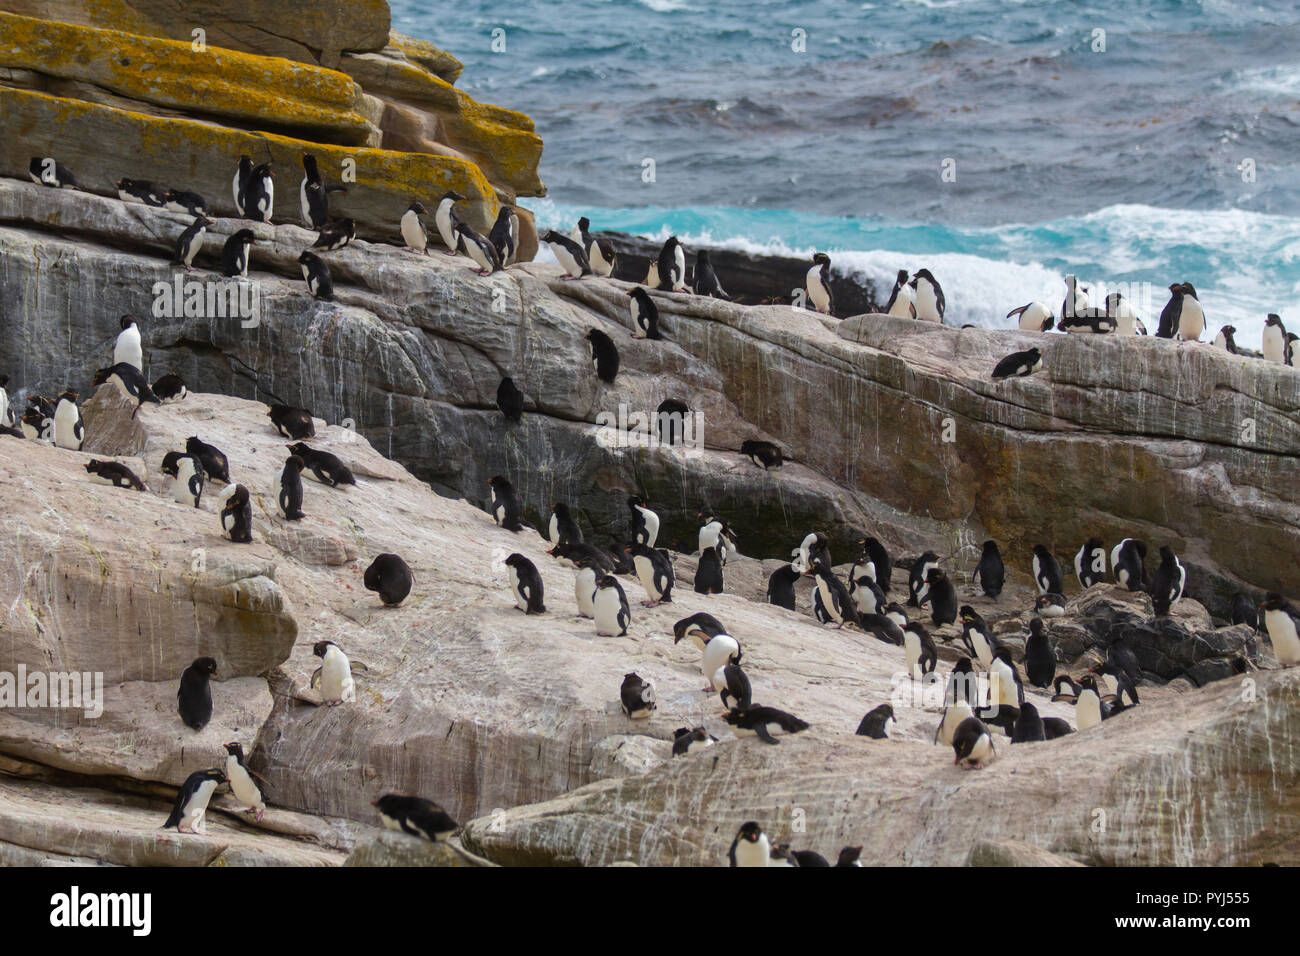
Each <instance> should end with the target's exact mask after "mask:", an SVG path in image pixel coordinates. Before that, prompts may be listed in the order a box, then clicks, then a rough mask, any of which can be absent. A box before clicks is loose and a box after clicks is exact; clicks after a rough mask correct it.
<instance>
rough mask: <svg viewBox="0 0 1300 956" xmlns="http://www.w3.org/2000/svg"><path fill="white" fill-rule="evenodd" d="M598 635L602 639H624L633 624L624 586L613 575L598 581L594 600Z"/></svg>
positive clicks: (607, 575) (594, 617)
mask: <svg viewBox="0 0 1300 956" xmlns="http://www.w3.org/2000/svg"><path fill="white" fill-rule="evenodd" d="M592 605H593V607H594V609H595V613H593V614H592V617H593V619H594V620H595V622H596V633H597V634H598V635H599V636H601V637H622V636H623V635H624V634H626V633H627V626H628V625H629V624H631V623H632V606H631V605H630V604H628V601H627V595H626V594H625V593H624V592H623V585H621V584H619V583H618V578H616V577H614V575H612V574H606V575H605V576H604V577H600V578H597V579H596V595H595V597H594V598H593V599H592Z"/></svg>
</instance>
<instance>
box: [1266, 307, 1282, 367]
mask: <svg viewBox="0 0 1300 956" xmlns="http://www.w3.org/2000/svg"><path fill="white" fill-rule="evenodd" d="M1286 346H1287V331H1286V326H1285V325H1283V324H1282V317H1281V316H1279V315H1277V314H1276V313H1273V312H1270V313H1269V314H1268V318H1267V319H1265V320H1264V334H1263V338H1262V339H1261V343H1260V348H1261V351H1263V353H1264V358H1265V360H1267V361H1269V362H1277V363H1278V364H1279V365H1285V364H1287V362H1286V351H1287V349H1286Z"/></svg>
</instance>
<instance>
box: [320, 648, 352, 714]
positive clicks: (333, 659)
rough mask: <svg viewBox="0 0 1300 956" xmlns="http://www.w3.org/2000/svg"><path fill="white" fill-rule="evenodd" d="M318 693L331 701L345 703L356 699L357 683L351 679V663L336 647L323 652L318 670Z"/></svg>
mask: <svg viewBox="0 0 1300 956" xmlns="http://www.w3.org/2000/svg"><path fill="white" fill-rule="evenodd" d="M320 695H321V697H322V698H323V699H324V700H327V701H330V702H332V703H346V702H348V701H353V700H356V699H357V685H356V682H355V681H353V680H352V665H351V663H350V662H349V661H348V657H347V655H346V654H344V653H343V652H342V651H340V650H339V649H338V648H337V647H331V648H330V649H329V650H327V651H326V652H325V662H324V663H323V664H322V665H321V671H320Z"/></svg>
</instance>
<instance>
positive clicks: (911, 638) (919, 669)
mask: <svg viewBox="0 0 1300 956" xmlns="http://www.w3.org/2000/svg"><path fill="white" fill-rule="evenodd" d="M903 661H904V664H905V665H906V670H907V673H908V676H910V677H911V678H912V680H924V679H925V675H926V674H932V673H934V668H935V665H936V664H937V663H938V662H939V649H938V648H937V647H935V644H934V638H933V637H931V636H930V632H929V631H927V630H926V629H925V627H924V626H923V625H921V624H919V623H917V622H915V621H913V622H911V623H909V624H908V625H907V627H905V628H903Z"/></svg>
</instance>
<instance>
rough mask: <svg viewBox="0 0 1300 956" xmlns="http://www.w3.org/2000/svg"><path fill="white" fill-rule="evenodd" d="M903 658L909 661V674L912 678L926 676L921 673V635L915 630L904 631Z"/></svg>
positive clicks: (916, 678) (917, 678)
mask: <svg viewBox="0 0 1300 956" xmlns="http://www.w3.org/2000/svg"><path fill="white" fill-rule="evenodd" d="M903 660H904V661H905V662H906V663H907V675H908V676H909V677H911V678H912V680H921V679H922V678H924V677H925V675H924V674H922V673H921V637H920V635H919V634H917V633H916V632H915V631H904V632H903Z"/></svg>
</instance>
